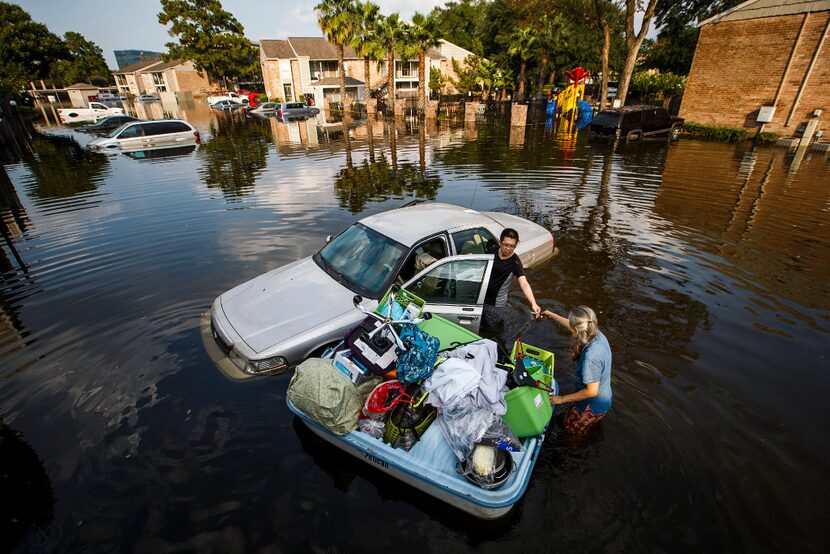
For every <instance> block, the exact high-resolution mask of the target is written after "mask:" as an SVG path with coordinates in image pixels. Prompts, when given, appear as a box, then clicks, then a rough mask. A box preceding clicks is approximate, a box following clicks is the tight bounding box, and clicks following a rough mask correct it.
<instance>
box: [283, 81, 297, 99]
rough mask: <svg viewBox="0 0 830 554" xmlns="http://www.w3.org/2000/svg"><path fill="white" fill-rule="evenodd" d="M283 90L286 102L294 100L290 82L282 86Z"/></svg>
mask: <svg viewBox="0 0 830 554" xmlns="http://www.w3.org/2000/svg"><path fill="white" fill-rule="evenodd" d="M282 90H283V92H285V101H286V102H288V101H289V100H294V90H293V89H292V88H291V84H289V83H286V84H284V85H283V86H282Z"/></svg>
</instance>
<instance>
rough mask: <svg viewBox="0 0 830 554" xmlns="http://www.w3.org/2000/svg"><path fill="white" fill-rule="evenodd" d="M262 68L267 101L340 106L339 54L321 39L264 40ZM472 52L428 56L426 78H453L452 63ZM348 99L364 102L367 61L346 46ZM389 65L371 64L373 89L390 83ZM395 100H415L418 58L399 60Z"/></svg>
mask: <svg viewBox="0 0 830 554" xmlns="http://www.w3.org/2000/svg"><path fill="white" fill-rule="evenodd" d="M259 46H260V64H261V65H262V79H263V82H264V84H265V93H266V94H267V95H268V97H269V98H282V99H285V100H299V97H300V95H303V96H304V97H306V98H308V97H309V96H312V97H314V99H315V102H317V103H318V104H321V103H324V102H325V101H327V100H332V101H335V102H339V101H340V90H339V87H340V80H339V76H338V73H337V50H336V49H335V47H334V46H333V45H332V44H330V43H329V42H328V41H327V40H326V39H325V38H323V37H289V38H288V39H286V40H262V41H260V44H259ZM470 54H471V52H469V51H467V50H464V49H463V48H461V47H460V46H456V45H454V44H451V43H449V42H447V41H441V44H440V46H438V47H437V48H431V49H430V50H429V51H428V52H427V64H426V65H427V67H426V79H427V83H428V82H429V73H430V70H431V69H432V68H438V69H440V71H441V73H442V74H444V75H449V76H451V77H455V73H454V71H453V69H452V60H453V59H455V60H457V61H459V62H463V61H464V60H465V59H466V58H467V56H469V55H470ZM344 66H345V72H346V94H347V95H348V96H349V97H350V98H352V99H363V98H364V96H365V94H366V90H365V89H366V83H364V80H365V75H364V64H363V59H362V58H359V57H358V56H357V55H356V54H355V52H354V50H352V49H351V48H349V47H348V46H347V47H346V48H345V52H344ZM386 76H387V73H386V62H385V61H381V62H380V63H377V62H371V63H370V64H369V81H370V82H369V87H370V88H372V89H375V88H378V87H380V86H382V85H383V84H385V83H386ZM394 82H395V96H396V97H399V98H400V97H406V96H414V95H416V94H417V90H418V57H417V55H416V56H414V57H413V58H411V59H406V60H404V59H400V58H399V57H398V56H397V55H396V58H395V80H394Z"/></svg>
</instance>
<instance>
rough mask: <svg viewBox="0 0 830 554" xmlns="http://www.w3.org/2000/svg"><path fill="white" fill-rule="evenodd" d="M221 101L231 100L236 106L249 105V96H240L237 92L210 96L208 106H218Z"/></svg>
mask: <svg viewBox="0 0 830 554" xmlns="http://www.w3.org/2000/svg"><path fill="white" fill-rule="evenodd" d="M221 100H230V101H231V102H234V103H236V104H247V103H248V97H247V96H239V95H238V94H237V93H235V92H226V93H225V94H219V95H215V96H208V97H207V101H208V104H210V105H211V106H212V105H214V104H216V103H217V102H219V101H221Z"/></svg>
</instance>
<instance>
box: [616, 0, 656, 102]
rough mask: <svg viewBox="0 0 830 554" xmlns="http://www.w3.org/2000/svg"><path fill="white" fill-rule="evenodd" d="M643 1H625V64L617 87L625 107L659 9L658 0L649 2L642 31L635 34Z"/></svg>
mask: <svg viewBox="0 0 830 554" xmlns="http://www.w3.org/2000/svg"><path fill="white" fill-rule="evenodd" d="M642 1H643V0H625V47H626V54H625V64H624V65H623V70H622V73H621V74H620V84H619V86H617V98H618V99H619V100H620V105H622V106H624V105H625V98H626V96H628V86H629V84H630V83H631V75H632V74H633V73H634V66H635V65H636V63H637V56H638V55H639V53H640V46H642V44H643V40H644V39H645V38H646V34H647V33H648V27H649V25H650V24H651V20H652V18H653V17H654V10H655V9H656V8H657V0H648V4H647V5H646V6H645V11H644V12H643V19H642V22H641V23H640V30H639V31H638V32H636V33H635V32H634V16H635V15H636V14H637V12H638V10H640V9H641V8H642Z"/></svg>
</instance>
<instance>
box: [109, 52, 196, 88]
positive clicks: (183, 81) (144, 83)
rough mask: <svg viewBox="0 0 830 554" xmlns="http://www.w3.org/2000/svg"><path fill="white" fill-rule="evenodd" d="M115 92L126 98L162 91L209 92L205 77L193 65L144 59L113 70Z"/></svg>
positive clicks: (174, 61) (185, 62) (183, 62)
mask: <svg viewBox="0 0 830 554" xmlns="http://www.w3.org/2000/svg"><path fill="white" fill-rule="evenodd" d="M113 75H114V76H115V84H116V86H117V87H118V92H119V93H121V94H124V95H128V96H130V95H131V96H140V95H142V94H153V95H159V94H160V93H162V92H190V93H192V94H194V95H200V94H204V93H205V92H206V91H208V90H210V89H211V85H210V82H209V81H208V79H207V75H206V74H205V72H203V71H198V70H197V69H196V67H195V66H194V65H193V62H189V61H182V60H171V61H169V62H164V61H161V60H144V61H141V62H138V63H134V64H131V65H128V66H126V67H124V68H122V69H119V70H118V71H114V72H113Z"/></svg>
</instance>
